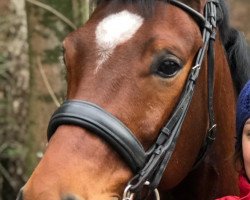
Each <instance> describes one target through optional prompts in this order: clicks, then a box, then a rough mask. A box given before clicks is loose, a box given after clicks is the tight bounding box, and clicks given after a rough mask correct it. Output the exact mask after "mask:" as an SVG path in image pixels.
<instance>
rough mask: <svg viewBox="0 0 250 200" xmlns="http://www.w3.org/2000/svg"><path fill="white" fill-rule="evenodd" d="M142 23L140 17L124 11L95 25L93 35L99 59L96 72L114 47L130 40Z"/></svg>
mask: <svg viewBox="0 0 250 200" xmlns="http://www.w3.org/2000/svg"><path fill="white" fill-rule="evenodd" d="M142 23H143V18H142V17H141V16H139V15H137V14H134V13H131V12H129V11H127V10H124V11H121V12H119V13H116V14H112V15H109V16H108V17H106V18H104V19H103V20H102V21H101V22H100V23H99V24H98V25H97V28H96V31H95V34H96V43H97V47H98V56H99V59H98V61H97V68H96V72H97V71H98V69H99V68H100V67H101V65H102V64H103V63H104V62H105V61H107V59H108V58H109V57H110V55H111V54H112V53H113V51H114V49H115V47H116V46H117V45H119V44H121V43H124V42H126V41H127V40H129V39H130V38H132V37H133V35H134V34H135V33H136V31H137V30H138V29H139V28H140V27H141V25H142Z"/></svg>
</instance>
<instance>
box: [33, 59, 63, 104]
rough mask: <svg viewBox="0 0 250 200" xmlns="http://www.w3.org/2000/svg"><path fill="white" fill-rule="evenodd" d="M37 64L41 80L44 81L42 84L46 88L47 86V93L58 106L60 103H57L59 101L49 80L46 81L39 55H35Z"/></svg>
mask: <svg viewBox="0 0 250 200" xmlns="http://www.w3.org/2000/svg"><path fill="white" fill-rule="evenodd" d="M37 65H38V68H39V71H40V73H41V76H42V79H43V82H44V84H45V86H46V88H47V90H48V92H49V94H50V96H51V98H52V100H53V101H54V103H55V105H56V106H57V107H59V106H60V103H59V101H58V99H57V97H56V95H55V92H54V91H53V89H52V87H51V86H50V83H49V81H48V79H47V76H46V74H45V71H44V69H43V65H42V62H41V59H40V57H37Z"/></svg>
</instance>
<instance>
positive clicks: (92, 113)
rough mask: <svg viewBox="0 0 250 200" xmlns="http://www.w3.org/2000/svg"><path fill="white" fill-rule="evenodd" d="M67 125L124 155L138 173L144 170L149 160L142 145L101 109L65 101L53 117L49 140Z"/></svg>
mask: <svg viewBox="0 0 250 200" xmlns="http://www.w3.org/2000/svg"><path fill="white" fill-rule="evenodd" d="M63 124H67V125H76V126H80V127H82V128H86V129H88V130H89V131H93V132H94V133H95V134H97V135H98V136H100V137H101V138H103V139H104V140H105V141H106V142H107V143H109V144H110V145H111V146H112V147H114V148H115V149H116V151H117V152H118V153H119V154H121V155H123V157H124V159H125V160H126V161H127V162H128V164H129V166H130V167H131V168H132V170H133V171H134V172H138V170H140V169H141V168H142V167H143V166H144V164H145V161H146V157H147V156H146V153H145V151H144V149H143V147H142V145H141V144H140V142H138V140H137V139H136V138H135V137H134V135H133V134H132V133H131V131H130V130H129V129H128V128H127V127H126V126H125V125H124V124H123V123H122V122H121V121H119V120H118V119H117V118H115V117H114V116H112V115H111V114H109V113H107V112H106V111H105V110H103V109H102V108H100V107H99V106H97V105H95V104H93V103H89V102H86V101H80V100H68V101H65V102H64V103H63V104H62V105H61V106H60V107H59V108H58V109H57V110H56V111H55V113H54V114H53V115H52V117H51V120H50V123H49V126H48V132H47V137H48V140H50V138H51V137H52V135H53V134H54V132H55V131H56V129H57V128H58V127H59V126H60V125H63Z"/></svg>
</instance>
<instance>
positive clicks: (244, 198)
mask: <svg viewBox="0 0 250 200" xmlns="http://www.w3.org/2000/svg"><path fill="white" fill-rule="evenodd" d="M239 188H240V196H239V197H237V196H225V197H222V198H219V199H216V200H250V183H249V182H248V180H247V179H246V178H245V176H240V177H239Z"/></svg>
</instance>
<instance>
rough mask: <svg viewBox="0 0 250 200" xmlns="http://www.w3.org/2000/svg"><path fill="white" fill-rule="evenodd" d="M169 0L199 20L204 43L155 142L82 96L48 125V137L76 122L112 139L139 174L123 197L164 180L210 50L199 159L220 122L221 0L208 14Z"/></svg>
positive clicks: (214, 0) (210, 2) (209, 4)
mask: <svg viewBox="0 0 250 200" xmlns="http://www.w3.org/2000/svg"><path fill="white" fill-rule="evenodd" d="M169 3H170V4H172V5H175V6H177V7H179V8H181V9H183V10H184V11H186V12H187V13H188V14H189V15H190V16H191V17H193V18H194V20H195V21H196V22H197V23H198V24H199V27H200V29H201V31H202V35H203V46H202V47H201V48H200V50H199V51H198V53H197V58H196V61H195V64H194V67H192V69H191V71H190V73H189V77H188V79H187V82H186V85H185V88H184V90H183V91H182V94H181V97H180V101H179V102H178V104H177V106H176V108H175V110H174V112H173V115H172V116H171V118H170V120H169V121H168V122H167V123H166V125H165V126H164V127H163V128H162V130H161V132H160V133H159V136H158V138H157V140H156V142H155V144H154V145H153V146H152V147H151V148H150V149H149V150H148V151H145V150H144V148H143V147H142V145H141V143H140V142H139V141H138V140H137V139H136V138H135V136H134V134H133V133H132V132H131V131H130V130H129V129H128V128H127V127H126V126H125V125H124V124H123V123H122V122H120V121H119V120H118V119H117V118H115V117H114V116H113V115H111V114H109V113H108V112H106V111H105V110H104V109H102V108H100V107H99V106H97V105H95V104H93V103H90V102H86V101H80V100H67V101H65V102H64V103H63V104H62V105H61V106H60V107H59V108H58V110H56V111H55V113H54V114H53V115H52V117H51V120H50V123H49V126H48V140H49V139H50V138H51V136H52V135H53V134H54V133H55V131H56V129H57V128H58V127H59V126H60V125H63V124H69V125H76V126H80V127H82V128H86V129H88V130H90V131H91V132H93V133H95V134H96V135H98V136H99V137H101V138H103V139H104V140H106V142H108V143H109V144H110V145H111V146H112V147H113V148H114V149H115V150H116V151H117V152H118V153H119V154H120V155H121V156H122V157H123V159H124V160H125V161H126V162H127V164H128V165H129V166H130V168H131V169H132V171H133V172H134V174H135V176H134V177H133V178H132V179H131V180H130V181H129V183H128V186H127V188H126V191H125V193H124V197H123V199H124V200H125V199H126V200H129V199H134V196H137V198H138V196H140V195H139V193H140V192H141V191H142V189H143V187H144V185H145V184H146V185H148V186H147V187H149V190H152V191H155V192H156V188H157V186H158V185H159V183H160V180H161V178H162V176H163V172H164V171H165V169H166V167H167V165H168V162H169V160H170V158H171V155H172V153H173V151H174V148H175V146H176V142H177V139H178V136H179V133H180V129H181V127H182V124H183V121H184V118H185V116H186V113H187V111H188V108H189V105H190V102H191V100H192V96H193V93H194V88H195V83H196V80H197V78H198V76H199V73H200V69H201V65H202V62H203V59H204V57H205V54H206V52H208V53H207V54H208V115H209V130H208V133H207V137H206V139H205V141H204V144H203V146H202V149H201V151H200V154H199V156H198V159H197V162H196V163H195V165H196V164H197V163H199V162H200V161H201V160H202V159H203V158H204V157H205V156H206V154H207V152H208V148H210V146H211V144H212V142H213V141H214V140H215V131H216V125H215V120H214V112H213V82H214V51H213V45H214V44H213V43H214V40H215V35H216V31H217V29H216V27H217V21H218V20H219V19H220V17H221V13H219V14H220V15H218V12H220V9H218V8H220V4H219V0H208V1H207V3H206V5H205V10H204V16H203V15H201V14H200V13H199V12H197V11H195V10H194V9H192V8H191V7H189V6H187V5H185V4H184V3H182V2H179V1H177V0H169Z"/></svg>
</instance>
